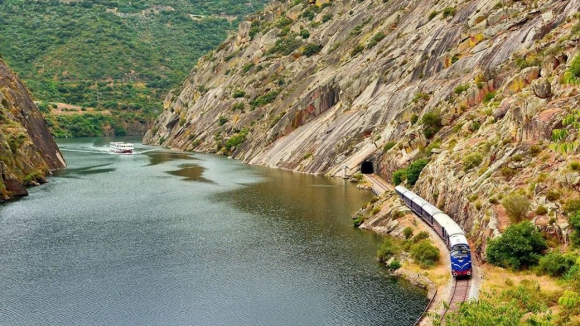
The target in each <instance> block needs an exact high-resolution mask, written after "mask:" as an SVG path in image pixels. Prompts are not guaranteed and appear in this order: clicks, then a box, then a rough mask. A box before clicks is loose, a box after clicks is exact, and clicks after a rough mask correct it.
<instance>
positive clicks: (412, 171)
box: [407, 158, 429, 186]
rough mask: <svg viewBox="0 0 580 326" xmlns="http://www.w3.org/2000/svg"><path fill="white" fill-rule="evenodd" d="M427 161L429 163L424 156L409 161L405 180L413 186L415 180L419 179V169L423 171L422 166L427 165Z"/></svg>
mask: <svg viewBox="0 0 580 326" xmlns="http://www.w3.org/2000/svg"><path fill="white" fill-rule="evenodd" d="M427 163H429V160H427V159H424V158H423V159H420V160H416V161H415V162H413V163H411V165H410V166H409V168H408V169H407V182H408V183H409V184H410V185H411V186H414V185H415V183H417V180H419V175H420V174H421V171H423V168H424V167H425V166H426V165H427Z"/></svg>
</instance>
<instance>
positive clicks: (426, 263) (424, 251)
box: [410, 240, 441, 268]
mask: <svg viewBox="0 0 580 326" xmlns="http://www.w3.org/2000/svg"><path fill="white" fill-rule="evenodd" d="M410 253H411V257H413V259H415V261H416V262H417V263H418V264H419V265H420V266H421V267H423V268H428V267H431V266H434V265H435V264H436V263H437V262H438V261H439V259H440V258H441V253H440V252H439V248H437V247H435V246H434V245H432V244H431V243H429V241H427V240H421V241H419V242H417V243H416V244H414V245H412V246H411V250H410Z"/></svg>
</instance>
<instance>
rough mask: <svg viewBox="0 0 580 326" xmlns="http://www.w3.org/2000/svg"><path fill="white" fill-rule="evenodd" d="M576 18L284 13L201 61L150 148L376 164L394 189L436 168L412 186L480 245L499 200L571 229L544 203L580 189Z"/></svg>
mask: <svg viewBox="0 0 580 326" xmlns="http://www.w3.org/2000/svg"><path fill="white" fill-rule="evenodd" d="M323 2H324V1H323ZM579 7H580V1H579V0H566V1H550V0H545V1H537V2H526V1H505V2H497V3H494V2H489V1H483V0H477V1H475V0H474V1H467V2H460V3H457V2H453V1H399V2H395V1H370V0H367V1H332V2H330V3H322V4H321V3H320V2H317V4H315V5H311V4H309V3H308V2H306V1H293V2H292V3H279V2H274V3H272V4H270V5H269V6H268V7H267V8H266V9H265V10H264V12H263V13H262V14H260V15H258V16H256V17H252V19H251V21H247V22H244V23H242V24H241V25H240V28H239V31H238V33H237V35H233V36H231V37H230V38H229V39H228V40H227V41H226V42H225V43H223V44H222V45H221V46H220V47H219V48H218V49H217V50H215V51H214V52H212V53H210V54H208V55H206V56H205V57H204V58H202V59H201V60H200V61H199V62H198V65H197V66H196V67H195V68H194V69H193V71H192V73H191V74H190V76H189V77H188V78H187V79H186V80H185V82H184V83H183V86H182V88H181V91H180V93H179V94H170V95H169V96H168V97H167V99H166V102H165V107H164V111H163V113H162V114H161V115H160V117H159V118H158V119H157V121H156V122H155V126H154V128H153V129H151V130H150V131H149V132H148V133H147V135H146V137H145V139H144V142H146V143H150V144H162V145H164V146H168V147H171V148H178V149H183V150H197V151H208V152H219V153H223V154H227V155H231V156H232V157H234V158H236V159H240V160H242V161H244V162H248V163H251V164H260V165H266V166H272V167H279V168H285V169H291V170H295V171H300V172H306V173H320V174H328V175H335V176H338V175H340V176H342V175H343V173H345V172H346V173H347V174H352V173H354V172H356V171H357V170H359V169H360V168H361V164H362V163H363V162H365V161H366V162H368V163H369V164H370V166H371V167H370V170H374V171H376V172H378V173H379V174H381V175H382V176H383V177H385V178H386V179H388V180H390V179H391V177H392V175H393V173H394V172H395V171H396V170H398V169H400V168H404V167H407V166H408V165H409V164H411V163H412V162H414V161H417V160H419V159H426V160H427V162H428V164H427V166H426V168H425V170H424V171H423V172H422V173H421V175H420V178H419V180H418V182H417V186H416V188H415V189H416V190H417V191H418V192H419V193H420V194H421V195H423V196H424V197H425V198H428V199H429V200H432V201H433V202H436V203H437V205H438V206H439V207H441V208H444V209H445V210H446V211H447V212H448V213H449V214H450V215H452V216H454V217H455V218H456V219H457V220H458V221H459V222H460V223H461V224H462V225H463V226H464V227H465V228H466V229H467V230H469V231H473V235H476V234H479V233H481V234H480V235H483V234H484V233H485V235H492V234H493V233H497V232H498V231H501V229H502V227H503V226H505V225H506V223H507V220H506V217H505V215H506V214H505V211H503V212H502V209H501V206H500V205H497V203H498V200H499V199H501V198H499V199H498V197H497V196H498V195H499V194H500V193H502V194H503V195H508V194H510V193H512V192H515V191H521V192H526V193H527V194H528V195H529V197H531V198H532V201H533V202H532V208H533V209H535V208H536V207H539V206H541V205H544V206H545V207H547V208H548V213H549V214H552V216H560V217H561V216H562V214H561V213H562V212H563V208H562V207H561V206H562V205H560V204H558V203H554V202H549V203H548V202H546V197H545V192H546V191H547V190H546V189H548V188H550V187H552V186H554V185H557V187H559V188H561V192H562V197H561V198H560V200H561V201H562V200H565V199H568V198H572V197H575V196H577V195H576V194H575V193H574V192H573V190H574V189H575V187H576V186H577V184H578V182H576V181H574V180H580V177H578V175H580V174H579V173H578V172H573V175H572V176H570V175H568V174H569V173H568V172H567V171H568V170H569V167H568V163H569V161H570V160H573V159H574V158H575V155H576V154H575V153H576V149H577V147H578V146H577V145H578V144H577V142H576V137H577V127H576V125H574V127H572V126H571V125H570V124H568V127H567V129H566V130H565V131H564V132H562V133H565V136H567V137H568V138H566V137H560V138H558V139H557V141H556V142H552V134H553V132H554V130H556V133H557V132H558V130H564V129H562V128H561V126H562V121H563V119H564V118H566V116H570V115H572V118H570V119H574V117H576V116H575V115H574V114H576V115H579V114H578V113H577V111H576V110H578V109H579V108H578V97H577V94H578V93H579V89H578V86H577V85H578V78H579V77H580V70H579V71H578V75H575V72H574V69H572V68H573V66H574V58H576V57H577V54H578V40H579V37H580V36H579V34H580V25H579V23H578V17H579V16H578V8H579ZM578 60H579V62H580V59H578ZM578 64H579V65H580V63H578ZM578 69H580V68H578ZM575 112H576V113H575ZM577 118H578V117H576V119H577ZM562 148H565V149H564V150H563V151H562ZM432 149H434V150H433V151H432ZM567 161H568V162H567ZM554 172H558V173H554ZM541 173H544V174H547V175H549V176H546V175H544V174H541ZM539 175H544V177H543V178H540V177H539ZM561 178H564V179H565V180H561ZM536 179H538V180H536ZM514 181H517V182H516V183H514ZM532 183H533V184H534V187H533V189H531V190H530V189H528V188H529V187H528V186H529V185H530V184H532ZM493 195H496V197H495V200H488V199H489V198H491V197H493ZM500 197H501V196H500ZM478 198H479V199H478ZM558 214H559V215H558ZM531 217H533V216H531ZM531 217H530V218H531ZM564 221H565V220H562V221H561V222H564ZM554 225H556V226H557V225H558V224H557V223H556V224H554V223H552V224H551V226H554ZM554 232H560V233H561V232H562V231H561V230H559V231H558V230H556V231H554ZM564 232H565V231H564ZM476 238H478V239H485V237H476ZM484 242H485V240H479V242H478V244H477V247H478V248H477V249H478V250H480V249H481V248H482V246H484Z"/></svg>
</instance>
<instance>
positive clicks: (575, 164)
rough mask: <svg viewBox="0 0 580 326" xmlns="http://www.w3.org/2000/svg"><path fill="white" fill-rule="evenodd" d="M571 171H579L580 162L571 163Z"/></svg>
mask: <svg viewBox="0 0 580 326" xmlns="http://www.w3.org/2000/svg"><path fill="white" fill-rule="evenodd" d="M570 169H571V170H572V171H578V170H580V162H578V161H573V162H570Z"/></svg>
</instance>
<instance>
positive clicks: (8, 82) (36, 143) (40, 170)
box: [0, 60, 66, 202]
mask: <svg viewBox="0 0 580 326" xmlns="http://www.w3.org/2000/svg"><path fill="white" fill-rule="evenodd" d="M65 165H66V164H65V162H64V159H63V157H62V155H61V153H60V151H59V150H58V147H57V146H56V144H55V143H54V140H53V139H52V137H51V135H50V132H49V131H48V128H47V126H46V123H45V121H44V119H43V117H42V115H41V113H40V111H39V110H38V109H37V108H36V106H35V105H34V103H33V101H32V99H31V97H30V95H29V93H28V92H27V90H26V89H25V88H24V86H23V85H22V83H21V82H20V80H19V79H18V78H17V77H16V75H14V73H13V72H12V71H10V70H9V69H8V67H7V66H6V65H5V64H4V62H3V61H2V60H0V202H2V201H5V200H7V199H10V198H12V197H14V196H22V195H26V194H27V191H26V188H25V186H27V185H37V184H39V183H43V182H46V176H47V174H49V173H50V171H51V170H54V169H58V168H62V167H64V166H65Z"/></svg>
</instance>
